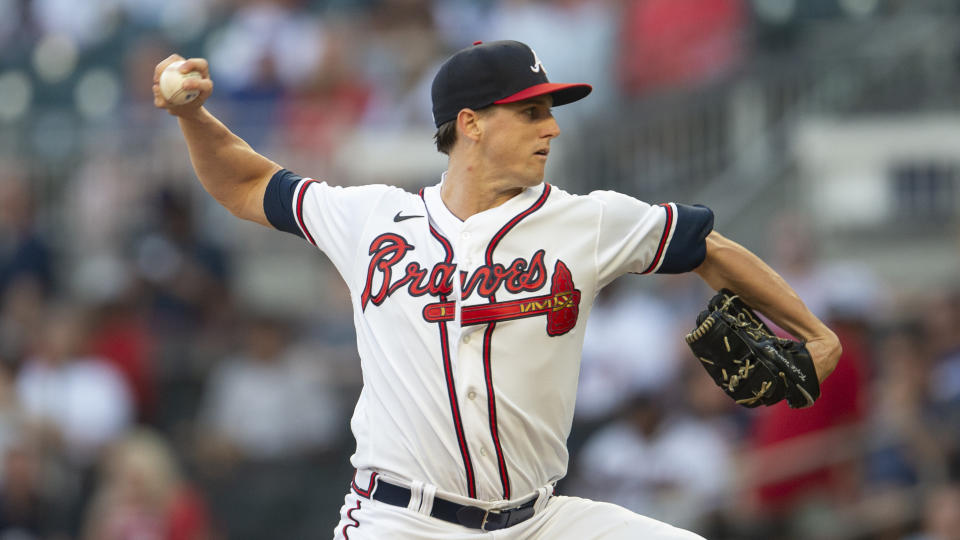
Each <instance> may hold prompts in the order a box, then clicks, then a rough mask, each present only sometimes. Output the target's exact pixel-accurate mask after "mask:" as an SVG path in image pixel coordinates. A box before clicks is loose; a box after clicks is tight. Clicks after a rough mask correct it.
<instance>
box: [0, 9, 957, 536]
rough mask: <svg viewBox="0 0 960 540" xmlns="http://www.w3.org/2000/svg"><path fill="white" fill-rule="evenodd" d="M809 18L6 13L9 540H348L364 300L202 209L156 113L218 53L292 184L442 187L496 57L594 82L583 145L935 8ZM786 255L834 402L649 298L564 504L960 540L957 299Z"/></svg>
mask: <svg viewBox="0 0 960 540" xmlns="http://www.w3.org/2000/svg"><path fill="white" fill-rule="evenodd" d="M794 4H797V3H792V2H782V1H780V2H776V1H763V0H756V1H753V2H748V1H746V0H552V1H548V0H499V1H493V0H435V1H429V0H324V1H312V2H308V1H305V0H246V1H226V0H164V1H162V2H161V1H158V0H85V1H82V2H70V1H66V0H0V96H3V98H2V100H0V140H2V141H4V142H3V144H2V146H0V540H9V539H44V540H46V539H52V540H53V539H55V540H61V539H73V538H78V539H91V540H93V539H95V540H123V539H178V540H181V539H183V540H186V539H193V540H201V539H219V538H229V539H240V540H243V539H263V538H289V539H299V538H316V537H320V538H322V537H324V536H327V535H328V534H329V532H330V531H332V528H333V526H334V525H335V523H336V521H337V510H338V508H339V506H340V504H341V502H342V498H343V495H344V494H345V492H346V490H347V487H348V483H349V480H350V476H351V474H352V470H351V469H350V467H349V463H348V458H349V455H350V454H351V453H352V450H353V447H352V445H353V441H352V437H351V436H350V432H349V416H350V414H351V412H352V407H353V403H354V401H355V399H356V396H357V394H358V392H359V389H360V385H361V378H360V373H359V363H358V360H357V357H356V352H355V342H354V335H353V329H352V320H351V315H350V302H349V299H348V298H347V297H346V294H345V290H344V289H345V287H344V286H343V285H342V283H340V282H339V279H338V278H337V277H336V276H335V275H334V271H333V269H332V267H330V265H329V264H327V263H326V261H325V260H324V259H323V258H322V256H321V255H315V254H314V253H313V252H311V251H310V249H309V247H308V246H307V245H306V244H303V245H301V244H300V243H299V242H298V241H297V240H296V239H294V238H292V237H290V238H286V237H283V238H280V236H281V235H280V233H276V232H270V231H267V230H265V229H264V230H261V229H258V228H257V227H255V226H252V225H249V224H241V223H238V222H236V221H235V220H233V219H232V218H231V217H230V216H229V215H227V214H226V212H225V211H223V210H222V209H219V208H217V207H215V205H214V203H213V202H212V201H211V200H210V198H209V197H208V196H206V195H205V194H203V193H202V191H201V190H200V188H199V187H198V186H197V184H196V181H195V179H194V177H193V174H192V172H191V170H190V165H189V161H188V159H187V157H186V155H185V153H184V150H183V145H182V143H181V142H180V141H179V139H178V137H179V135H178V131H177V128H176V124H175V122H173V121H172V120H171V119H170V118H169V117H167V116H166V115H165V114H162V113H160V112H158V111H156V110H154V109H153V107H152V97H151V93H150V82H151V80H152V71H153V67H154V66H155V65H156V63H157V62H159V61H160V60H162V59H163V58H164V57H166V56H167V55H168V54H170V53H171V52H178V53H180V54H182V55H184V56H205V57H207V58H209V59H210V61H211V63H212V71H213V76H214V79H215V82H216V90H215V97H214V99H213V100H212V101H211V103H210V107H211V108H213V109H215V112H216V113H217V114H218V115H220V116H221V118H223V119H224V120H225V122H226V123H227V124H228V125H229V126H231V127H232V128H233V129H234V130H235V131H236V132H238V134H240V135H241V136H242V137H244V138H245V139H246V140H248V141H249V142H250V143H251V144H253V145H254V147H255V148H257V149H258V150H260V151H261V152H262V153H264V154H266V155H268V156H269V157H271V158H272V159H274V160H275V161H278V162H281V163H284V164H285V165H287V166H289V167H291V168H293V169H295V170H300V171H301V172H303V173H305V174H310V175H312V176H319V177H327V176H328V177H330V178H331V180H332V181H333V182H335V183H338V184H350V183H357V182H365V181H389V182H391V183H401V184H403V183H406V184H413V185H417V186H420V185H425V184H428V183H433V182H434V181H435V180H434V179H435V178H436V177H435V176H426V177H424V176H423V174H424V171H432V170H433V169H432V168H436V167H437V164H436V163H437V162H429V163H428V164H427V165H422V164H421V163H420V161H421V160H406V159H405V158H406V157H407V156H408V155H411V154H413V155H419V154H416V152H411V151H408V148H411V147H416V148H418V149H419V150H417V152H421V153H422V152H426V153H427V154H428V155H430V153H432V152H433V150H432V146H431V143H430V135H431V134H432V122H431V114H430V99H429V91H428V89H429V84H430V81H431V78H432V75H433V73H434V71H435V68H436V66H437V65H438V64H439V62H441V61H442V60H443V59H444V58H445V56H446V55H447V54H449V53H450V52H451V51H454V50H456V49H458V48H460V47H462V46H466V45H469V44H470V43H471V42H473V41H475V40H477V39H482V40H492V39H499V38H519V39H522V40H523V41H525V42H527V43H530V44H531V45H532V46H533V47H534V48H535V49H536V50H537V51H538V54H539V55H540V57H541V58H543V59H544V60H545V62H546V65H547V67H548V69H549V75H550V77H551V78H552V80H558V81H568V80H569V81H587V82H590V83H592V84H593V85H594V88H595V91H594V92H595V95H593V96H591V98H590V99H589V100H586V101H585V102H584V103H583V106H582V107H580V106H579V105H578V107H576V108H571V109H570V110H569V111H563V114H564V115H565V116H564V117H562V127H563V128H564V129H570V130H572V131H574V132H575V131H576V129H577V125H578V123H580V122H586V121H588V120H589V118H590V116H591V115H594V114H596V113H597V112H598V111H600V110H603V109H608V110H609V109H610V108H611V107H613V108H615V107H618V106H619V105H620V104H623V103H629V102H633V101H637V100H642V99H645V98H647V97H650V96H656V95H658V94H662V93H670V92H672V91H676V90H687V89H690V88H695V87H700V88H704V87H709V85H711V84H713V83H715V82H716V81H718V80H721V79H723V78H724V77H728V76H730V75H731V74H733V73H735V72H736V71H737V70H738V69H741V68H742V67H743V65H744V64H745V63H747V62H749V58H750V55H751V54H754V52H755V51H756V50H757V49H758V48H761V47H787V48H788V47H789V42H790V41H791V40H793V39H797V36H796V33H797V31H798V28H800V27H802V26H803V25H802V24H800V23H798V22H797V21H798V20H801V19H802V16H808V17H811V18H816V17H849V18H863V17H868V16H870V15H871V14H873V13H884V12H885V10H886V12H889V11H894V10H909V9H912V8H913V7H915V6H916V5H917V4H918V3H914V2H895V1H887V2H882V1H879V0H878V1H866V0H861V1H852V0H851V1H840V0H837V1H833V0H829V1H828V0H817V1H813V0H811V1H810V2H802V3H799V4H801V5H803V6H804V7H803V8H802V9H801V8H799V7H797V6H796V5H794ZM927 4H928V5H930V6H934V8H937V7H943V6H946V8H947V9H946V10H945V11H944V12H946V13H949V14H951V16H956V15H957V10H956V8H955V7H951V6H952V4H951V3H950V2H929V3H927ZM790 5H793V6H794V7H792V8H789V9H796V10H800V11H798V13H796V14H794V15H792V16H791V14H790V13H785V12H784V10H785V9H787V8H785V7H784V6H790ZM803 9H805V10H807V11H803ZM791 17H792V18H791ZM777 28H779V29H780V30H781V31H779V32H774V31H772V30H771V29H777ZM387 134H392V135H393V136H391V137H386V136H385V135H387ZM569 138H570V139H572V140H574V141H575V140H576V138H575V137H572V136H571V137H569ZM378 143H383V144H384V145H385V147H381V146H378ZM358 144H359V145H361V147H362V149H361V150H355V149H354V147H355V146H356V145H358ZM408 144H409V145H410V146H407V145H408ZM367 162H377V163H378V165H379V168H376V167H373V165H369V164H368V163H367ZM439 163H440V165H439V169H437V171H436V172H437V173H439V171H442V161H440V162H439ZM364 165H369V167H368V168H364V167H363V166H364ZM371 167H372V168H371ZM431 174H432V173H431ZM391 175H395V177H391ZM586 187H588V188H590V189H593V188H601V187H604V186H596V185H589V184H587V186H586ZM767 234H768V238H767V241H768V243H767V244H766V245H763V246H753V247H755V248H757V250H758V251H760V252H761V253H762V254H764V256H765V257H766V258H767V260H768V261H769V262H770V263H771V264H772V265H773V266H774V267H775V268H776V269H777V270H778V271H780V272H781V273H782V274H783V275H784V276H785V277H786V279H787V280H788V281H789V282H790V283H791V284H792V285H793V286H794V288H796V289H797V291H798V292H799V293H800V294H801V296H802V297H803V298H804V299H806V300H807V302H808V304H809V305H810V307H811V309H813V310H814V311H815V312H816V313H817V314H818V315H820V316H821V317H824V318H825V319H826V320H828V321H829V323H830V325H831V327H833V328H834V329H835V330H836V331H837V333H838V334H839V335H840V336H841V340H842V342H843V345H844V356H843V358H842V359H841V362H840V365H839V367H838V368H837V370H836V372H835V373H834V374H833V375H832V376H831V378H830V379H829V380H828V381H827V382H826V384H825V385H824V388H823V397H822V398H821V400H820V401H819V402H818V403H817V405H816V406H815V407H813V408H811V409H807V410H802V411H792V410H790V409H788V408H786V406H785V405H782V406H775V407H771V408H768V409H763V410H747V409H743V408H738V407H735V406H733V405H732V404H731V403H730V402H729V401H728V399H727V398H726V397H725V396H724V395H723V394H722V392H720V391H719V390H718V389H717V388H716V387H714V386H713V384H712V382H711V381H710V379H709V378H707V376H706V374H704V373H702V372H701V370H700V368H698V367H696V363H695V362H693V361H692V360H691V358H690V355H689V352H688V351H687V350H686V348H685V346H684V345H683V341H682V335H683V334H684V333H685V332H687V331H688V330H689V329H690V328H689V327H690V326H691V324H692V321H693V320H694V318H695V316H696V314H697V312H698V311H699V309H701V306H702V305H704V303H705V300H706V299H707V298H708V297H709V291H708V290H707V289H706V288H705V286H704V285H702V284H701V283H700V282H699V281H698V279H697V278H696V277H691V276H676V277H651V278H636V279H631V278H629V277H628V278H624V279H621V280H619V281H618V282H616V283H615V284H614V285H613V286H611V287H609V288H608V289H607V290H606V291H605V292H604V294H603V295H602V296H601V298H599V299H598V302H597V304H596V307H595V309H594V312H593V314H592V318H591V321H590V323H589V325H588V332H587V340H586V344H585V350H584V357H583V369H582V377H581V386H580V393H579V396H578V402H577V413H576V418H575V425H574V428H573V433H572V435H571V439H570V448H571V464H570V474H569V476H568V478H567V479H565V480H563V481H562V482H561V484H560V486H559V488H560V489H559V490H560V492H562V493H564V494H569V495H581V496H585V497H591V498H596V499H599V500H606V501H611V502H615V503H618V504H621V505H623V506H625V507H627V508H630V509H632V510H635V511H637V512H639V513H642V514H645V515H649V516H651V517H655V518H659V519H664V520H667V521H670V522H672V523H676V524H678V525H680V526H683V527H687V528H690V529H692V530H695V531H697V532H699V533H700V534H702V535H704V536H705V537H707V538H710V539H711V540H723V539H746V540H751V539H756V540H760V539H764V540H768V539H769V540H776V539H784V540H787V539H789V540H799V539H819V538H823V539H831V538H836V539H851V540H853V539H860V540H868V539H870V540H874V539H875V540H887V539H889V540H957V539H960V429H958V427H960V281H957V282H956V283H953V284H952V285H949V286H947V287H942V286H940V287H931V288H929V289H926V290H925V291H923V292H922V293H920V294H917V291H916V288H911V289H910V290H909V291H907V290H906V289H904V288H902V287H897V285H896V284H891V283H885V282H884V281H883V279H882V277H881V276H879V275H877V274H876V273H874V272H873V271H872V270H871V269H870V268H869V267H867V266H866V265H863V264H857V263H854V262H849V261H847V262H844V263H838V262H837V261H827V260H825V259H823V258H822V257H821V254H820V253H818V251H817V238H816V234H815V233H814V229H813V227H811V224H810V223H807V222H805V221H804V219H803V218H802V216H790V217H785V218H783V219H781V220H780V221H777V222H775V223H773V224H771V225H770V226H769V227H767ZM944 249H952V250H955V251H958V254H957V255H958V259H960V243H957V244H954V245H950V246H945V248H944ZM957 274H958V275H960V269H958V272H957ZM671 336H672V337H671Z"/></svg>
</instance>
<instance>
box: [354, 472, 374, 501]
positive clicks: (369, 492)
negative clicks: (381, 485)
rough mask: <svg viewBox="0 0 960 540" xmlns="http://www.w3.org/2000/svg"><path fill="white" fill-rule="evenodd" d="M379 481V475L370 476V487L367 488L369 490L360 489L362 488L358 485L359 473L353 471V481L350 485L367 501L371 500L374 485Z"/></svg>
mask: <svg viewBox="0 0 960 540" xmlns="http://www.w3.org/2000/svg"><path fill="white" fill-rule="evenodd" d="M376 481H377V473H371V474H370V485H369V486H367V489H365V490H364V489H360V486H358V485H357V471H353V480H350V485H351V486H353V490H354V491H356V492H357V495H360V496H361V497H363V498H365V499H369V498H370V495H372V494H373V485H374V484H375V483H376Z"/></svg>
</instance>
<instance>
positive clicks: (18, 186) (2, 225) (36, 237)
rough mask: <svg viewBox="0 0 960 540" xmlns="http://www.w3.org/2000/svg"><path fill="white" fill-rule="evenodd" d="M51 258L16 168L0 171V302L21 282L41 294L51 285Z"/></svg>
mask: <svg viewBox="0 0 960 540" xmlns="http://www.w3.org/2000/svg"><path fill="white" fill-rule="evenodd" d="M53 262H54V261H53V255H52V253H51V248H50V245H49V242H48V241H47V239H46V238H44V236H43V234H42V233H41V231H40V229H39V228H38V227H37V223H36V222H35V219H34V205H33V196H32V194H31V193H30V190H29V188H28V187H27V182H26V178H25V177H24V176H23V175H22V174H19V172H18V167H17V166H16V164H9V163H7V164H4V170H2V171H0V300H2V299H3V296H4V294H5V293H6V291H7V289H8V288H9V287H10V286H11V285H12V284H13V283H14V282H15V281H18V280H21V279H27V280H33V281H35V282H36V283H37V285H39V286H40V289H41V290H42V291H43V292H44V293H50V292H51V291H52V289H53V285H54V282H53V280H54V275H53V274H54V273H53Z"/></svg>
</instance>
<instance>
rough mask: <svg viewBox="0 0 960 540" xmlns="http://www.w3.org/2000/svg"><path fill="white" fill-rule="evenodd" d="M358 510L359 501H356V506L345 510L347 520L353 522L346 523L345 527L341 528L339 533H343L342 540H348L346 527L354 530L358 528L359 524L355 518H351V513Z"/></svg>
mask: <svg viewBox="0 0 960 540" xmlns="http://www.w3.org/2000/svg"><path fill="white" fill-rule="evenodd" d="M359 509H360V501H357V506H355V507H353V508H351V509H349V510H347V519H349V520H351V521H353V523H347V524H346V525H344V526H343V529H342V530H341V531H340V532H342V533H343V538H344V540H350V537H349V536H347V528H348V527H353V528H354V529H359V528H360V522H359V521H357V518H355V517H353V511H354V510H359Z"/></svg>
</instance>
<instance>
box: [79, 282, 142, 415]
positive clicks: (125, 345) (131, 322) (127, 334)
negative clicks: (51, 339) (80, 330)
mask: <svg viewBox="0 0 960 540" xmlns="http://www.w3.org/2000/svg"><path fill="white" fill-rule="evenodd" d="M136 301H137V299H136V298H130V297H129V295H128V296H127V297H126V298H120V299H118V300H116V301H113V302H107V303H104V304H101V305H100V306H98V307H97V310H96V313H95V315H94V316H93V319H94V326H93V332H92V335H91V338H90V350H91V351H92V352H93V353H94V354H95V355H97V356H99V357H101V358H104V359H105V360H107V361H108V362H109V363H110V364H112V365H113V366H114V367H115V368H116V369H117V370H118V371H119V372H120V373H121V374H122V375H123V378H124V380H125V381H126V383H127V388H128V390H129V392H130V395H131V396H132V397H133V400H134V404H135V406H136V418H137V420H139V421H140V422H147V421H149V420H152V419H153V418H154V414H155V412H156V411H155V407H156V380H155V377H156V374H155V373H154V370H155V366H154V365H153V364H152V360H153V356H152V354H153V339H152V337H151V336H150V331H149V327H148V325H147V321H146V320H145V318H144V316H143V313H141V311H142V310H141V307H140V306H139V305H137V304H136Z"/></svg>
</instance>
